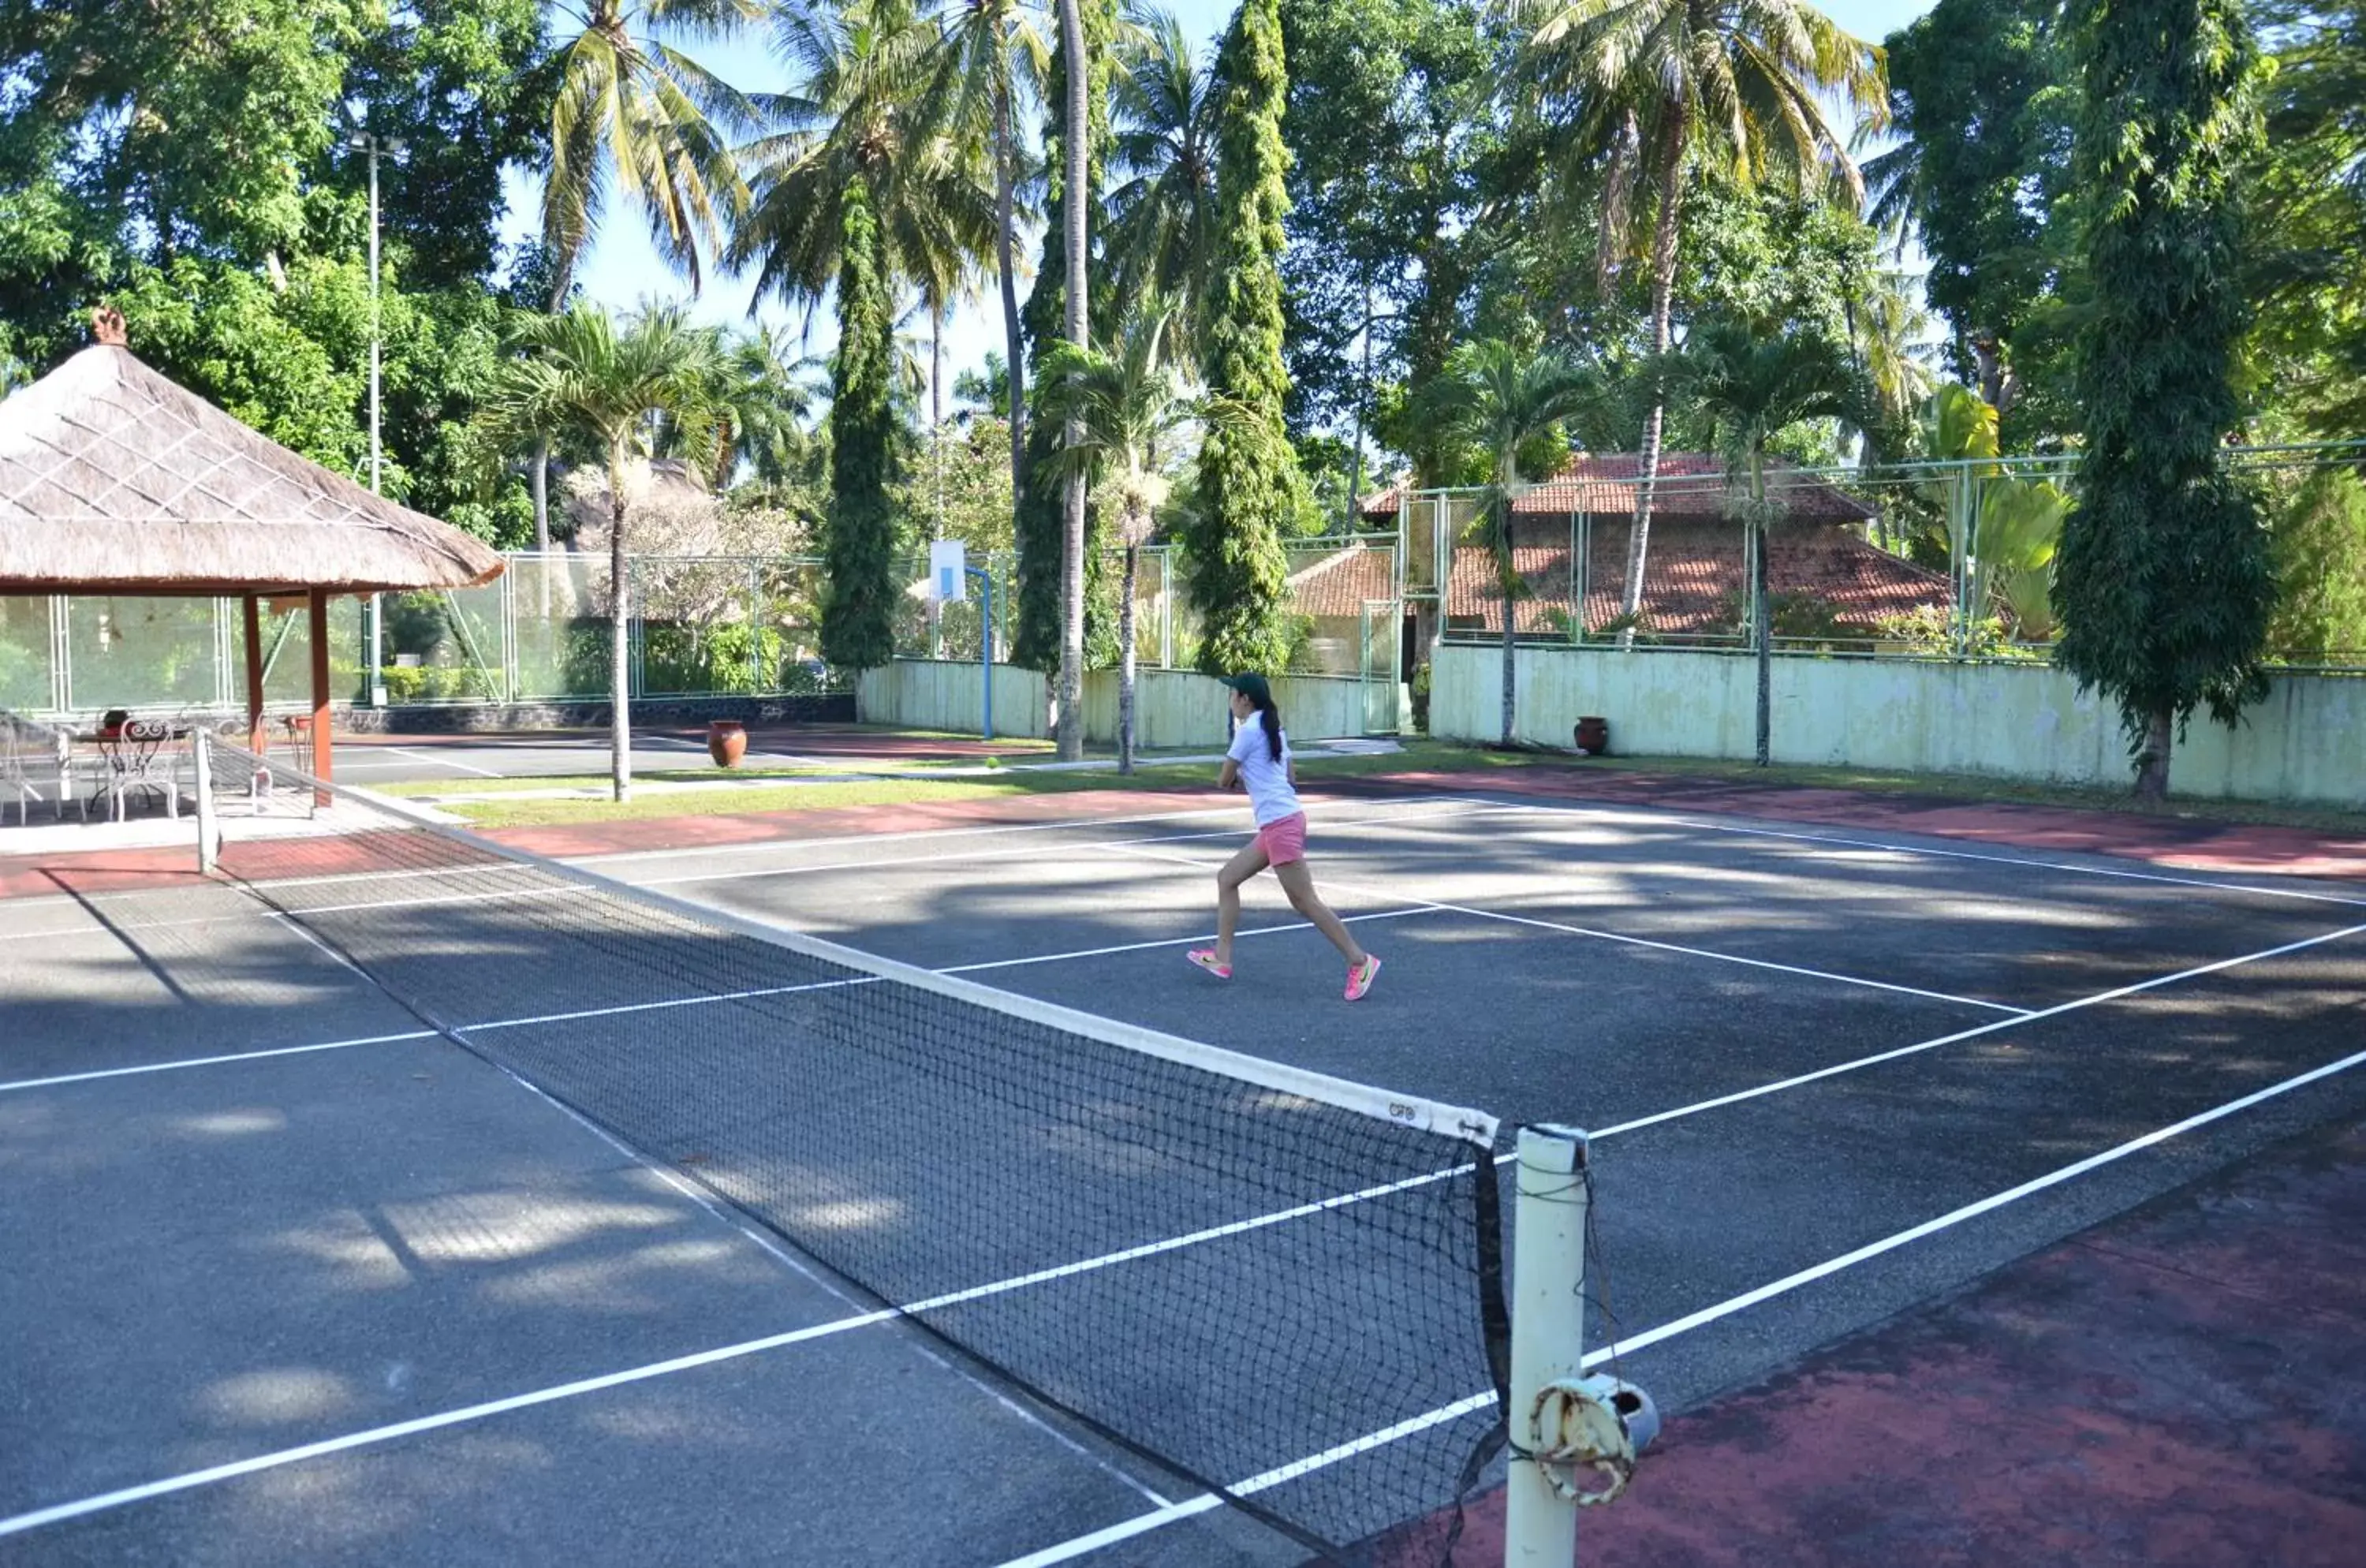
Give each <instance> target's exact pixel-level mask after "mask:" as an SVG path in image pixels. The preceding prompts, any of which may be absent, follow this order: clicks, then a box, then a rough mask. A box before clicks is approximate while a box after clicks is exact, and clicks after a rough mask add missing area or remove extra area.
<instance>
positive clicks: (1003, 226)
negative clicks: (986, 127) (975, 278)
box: [994, 81, 1027, 527]
mask: <svg viewBox="0 0 2366 1568" xmlns="http://www.w3.org/2000/svg"><path fill="white" fill-rule="evenodd" d="M1018 157H1019V153H1018V149H1017V148H1015V147H1014V146H1012V145H1011V131H1010V84H1009V83H1008V81H1004V82H1001V83H999V84H997V85H996V87H995V89H994V252H995V254H994V265H995V270H996V271H997V273H999V274H1000V275H1001V284H1002V358H1003V362H1004V364H1005V365H1006V366H1007V367H1008V371H1007V374H1008V376H1009V378H1010V497H1011V500H1010V506H1011V525H1012V526H1013V527H1016V526H1018V517H1019V508H1020V506H1021V505H1022V504H1023V501H1024V497H1025V495H1026V468H1027V332H1026V328H1025V326H1024V325H1023V324H1022V323H1021V322H1020V319H1019V273H1018V270H1017V268H1018V263H1017V261H1016V260H1015V259H1014V257H1013V254H1012V252H1013V249H1014V241H1015V236H1016V235H1017V232H1018V229H1019V220H1018V192H1017V190H1016V188H1015V185H1014V182H1015V181H1016V179H1017V177H1018V176H1017V171H1016V169H1015V168H1014V164H1016V163H1017V161H1018Z"/></svg>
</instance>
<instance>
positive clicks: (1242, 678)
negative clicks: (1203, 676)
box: [1216, 674, 1273, 707]
mask: <svg viewBox="0 0 2366 1568" xmlns="http://www.w3.org/2000/svg"><path fill="white" fill-rule="evenodd" d="M1216 679H1218V680H1219V681H1222V682H1223V683H1224V684H1225V685H1227V686H1230V687H1231V688H1232V689H1233V690H1234V691H1235V692H1238V693H1239V694H1241V695H1243V696H1245V697H1246V698H1248V700H1249V701H1251V702H1253V703H1255V704H1256V705H1257V706H1259V707H1271V706H1273V688H1272V687H1271V686H1268V685H1267V684H1266V683H1265V677H1264V676H1262V675H1257V674H1241V675H1219V676H1217V677H1216Z"/></svg>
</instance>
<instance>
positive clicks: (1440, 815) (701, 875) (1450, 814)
mask: <svg viewBox="0 0 2366 1568" xmlns="http://www.w3.org/2000/svg"><path fill="white" fill-rule="evenodd" d="M1480 809H1482V810H1483V809H1485V808H1484V807H1482V808H1480ZM1477 814H1478V813H1477V811H1425V812H1422V813H1420V814H1419V816H1418V818H1410V819H1418V820H1421V821H1429V820H1432V819H1434V818H1435V819H1445V818H1460V817H1468V816H1475V815H1477ZM1408 819H1409V818H1408V817H1407V816H1406V814H1404V813H1402V812H1399V813H1392V814H1391V815H1389V816H1386V817H1349V818H1342V819H1340V820H1338V821H1336V822H1333V823H1331V824H1329V826H1331V827H1335V828H1369V827H1374V826H1380V827H1386V826H1388V825H1389V824H1391V823H1393V822H1403V821H1406V820H1408ZM1254 831H1256V829H1255V828H1254V827H1249V828H1219V829H1214V830H1213V831H1211V832H1203V833H1157V834H1152V835H1149V836H1146V837H1144V838H1139V839H1097V840H1087V842H1085V843H1082V844H1063V845H1060V846H1057V847H1056V848H1054V849H1050V850H1045V849H1041V848H1037V847H1035V846H1033V845H1023V846H1021V847H1020V848H1018V849H1008V850H957V851H955V852H952V853H951V854H944V853H937V854H918V855H897V856H896V857H894V858H892V859H884V860H883V859H878V858H870V859H863V860H844V861H825V862H822V863H817V864H811V865H774V866H755V867H750V868H749V869H746V870H740V871H704V872H692V873H690V874H686V875H682V876H651V877H644V878H641V879H640V880H638V881H635V880H633V879H632V878H630V877H618V878H617V880H618V881H620V882H624V883H626V884H627V885H628V886H634V887H682V886H689V885H691V884H693V883H704V882H752V881H759V880H761V879H762V878H765V877H771V876H802V875H805V874H807V873H810V872H824V871H884V870H887V869H889V868H891V867H896V866H906V865H944V864H950V863H954V862H970V861H989V860H994V861H998V860H1031V859H1036V858H1039V857H1042V858H1049V857H1051V856H1053V855H1057V854H1060V853H1062V852H1071V853H1074V852H1081V851H1085V850H1100V849H1116V848H1119V847H1121V846H1124V845H1130V844H1182V843H1192V842H1196V841H1198V840H1202V839H1240V838H1245V837H1247V836H1248V835H1249V834H1251V833H1252V832H1254ZM808 841H809V842H821V841H827V840H808ZM1080 858H1081V857H1080ZM569 864H570V865H580V864H581V862H580V861H570V862H569Z"/></svg>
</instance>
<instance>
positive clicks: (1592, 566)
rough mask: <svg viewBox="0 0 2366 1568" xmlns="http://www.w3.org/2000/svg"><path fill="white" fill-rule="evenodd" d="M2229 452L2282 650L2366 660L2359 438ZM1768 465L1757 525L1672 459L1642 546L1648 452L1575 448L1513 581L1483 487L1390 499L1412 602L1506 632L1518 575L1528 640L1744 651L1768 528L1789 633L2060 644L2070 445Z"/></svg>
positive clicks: (2274, 645) (1452, 626)
mask: <svg viewBox="0 0 2366 1568" xmlns="http://www.w3.org/2000/svg"><path fill="white" fill-rule="evenodd" d="M2225 461H2226V464H2227V467H2228V468H2229V469H2230V470H2231V471H2233V472H2234V473H2236V475H2237V476H2239V477H2240V478H2241V479H2243V481H2244V482H2245V484H2246V485H2247V487H2248V488H2249V489H2250V490H2251V491H2252V493H2253V495H2254V496H2255V498H2256V499H2257V501H2258V503H2259V508H2260V512H2261V515H2262V520H2263V522H2264V524H2265V525H2266V526H2267V527H2268V529H2269V531H2270V536H2271V537H2272V538H2273V540H2274V541H2275V548H2276V551H2277V557H2278V567H2279V570H2280V572H2281V573H2282V575H2283V577H2284V580H2285V583H2286V587H2285V592H2284V595H2283V603H2282V607H2281V608H2280V610H2279V613H2278V615H2277V616H2276V619H2275V621H2274V622H2273V624H2272V625H2271V626H2270V634H2269V639H2268V647H2267V649H2266V654H2267V659H2268V661H2269V662H2270V665H2272V666H2273V667H2276V668H2279V669H2286V670H2326V671H2366V572H2361V570H2360V562H2361V561H2366V442H2348V443H2329V444H2328V443H2319V444H2309V445H2299V446H2252V447H2232V448H2229V449H2228V451H2227V454H2226V458H2225ZM1763 482H1764V487H1765V497H1764V499H1765V506H1766V519H1767V526H1766V528H1765V530H1764V532H1763V539H1764V541H1765V550H1766V568H1767V580H1768V581H1767V589H1768V592H1767V618H1768V621H1769V623H1770V631H1771V636H1772V641H1773V645H1774V646H1775V648H1776V649H1779V650H1785V651H1791V652H1807V653H1820V654H1826V655H1855V656H1860V657H1885V658H1904V659H1947V660H1979V659H1989V660H2044V659H2045V658H2046V657H2048V651H2049V649H2050V648H2051V646H2052V644H2053V642H2054V640H2055V639H2056V637H2057V636H2058V635H2059V634H2060V630H2061V626H2060V624H2059V621H2058V618H2057V617H2056V615H2055V612H2054V608H2053V604H2052V602H2051V589H2052V585H2053V565H2054V558H2055V553H2056V547H2057V545H2058V542H2059V539H2060V535H2061V529H2062V525H2063V522H2064V519H2065V518H2066V517H2067V515H2068V514H2069V513H2070V512H2071V511H2072V509H2073V508H2074V507H2075V506H2076V504H2077V500H2078V485H2079V479H2078V459H2077V458H2076V457H2075V456H2067V455H2066V456H2059V457H2011V458H1984V459H1974V460H1970V461H1965V462H1950V463H1935V462H1933V463H1915V464H1903V465H1894V466H1885V467H1850V468H1801V467H1796V466H1792V465H1788V464H1785V463H1780V462H1770V463H1769V465H1768V467H1767V469H1766V472H1765V474H1764V478H1763ZM1642 488H1643V487H1642V485H1641V481H1640V478H1639V474H1638V473H1637V472H1636V471H1635V468H1634V463H1633V459H1632V458H1631V457H1626V458H1580V459H1579V463H1578V466H1577V468H1576V469H1575V471H1574V472H1573V473H1572V474H1571V475H1568V476H1563V477H1561V478H1559V479H1553V480H1549V481H1546V482H1544V483H1540V484H1535V485H1529V486H1526V487H1523V488H1521V489H1520V491H1518V493H1516V494H1515V495H1514V496H1513V497H1512V499H1511V519H1512V522H1511V529H1510V535H1511V538H1510V547H1511V549H1510V553H1511V567H1512V570H1511V572H1510V574H1509V581H1508V584H1507V581H1506V573H1505V571H1504V562H1503V559H1502V555H1501V550H1500V547H1499V545H1498V542H1497V541H1496V539H1495V538H1494V536H1493V527H1492V525H1491V523H1490V519H1489V517H1488V516H1487V514H1486V508H1487V505H1488V504H1489V492H1487V491H1475V490H1459V491H1414V492H1409V493H1406V494H1403V495H1402V496H1399V497H1396V498H1394V508H1395V511H1396V513H1397V525H1398V537H1399V540H1400V542H1401V546H1402V547H1403V551H1404V554H1405V558H1406V567H1405V572H1404V577H1403V582H1404V596H1405V601H1406V607H1407V609H1408V611H1409V612H1411V613H1412V614H1413V615H1414V616H1415V617H1416V618H1417V619H1419V620H1421V621H1422V622H1424V623H1425V625H1426V626H1429V627H1430V628H1432V629H1433V630H1434V634H1435V635H1436V636H1437V637H1440V638H1441V639H1442V640H1445V641H1448V642H1455V643H1499V642H1500V641H1501V640H1502V638H1503V635H1504V616H1505V613H1506V610H1505V605H1506V592H1505V590H1506V587H1507V585H1508V587H1509V590H1510V592H1509V605H1510V609H1509V613H1510V616H1511V621H1512V628H1513V636H1514V638H1515V640H1516V641H1519V642H1523V643H1539V644H1562V645H1577V644H1585V645H1606V646H1613V647H1625V648H1639V649H1653V648H1733V649H1741V648H1749V647H1753V646H1755V643H1756V638H1757V630H1756V627H1755V626H1754V625H1753V624H1752V619H1753V614H1754V605H1753V603H1752V593H1751V591H1750V589H1751V584H1752V580H1753V574H1754V572H1755V570H1756V567H1757V560H1756V554H1757V549H1758V541H1759V539H1760V538H1761V537H1762V535H1760V534H1758V533H1757V532H1755V531H1753V530H1752V529H1751V528H1749V527H1748V526H1746V524H1745V519H1746V518H1747V517H1748V516H1749V515H1750V511H1751V505H1752V502H1751V496H1750V493H1749V491H1748V489H1747V482H1746V479H1736V478H1735V477H1732V476H1729V474H1728V472H1727V470H1726V468H1725V465H1724V464H1723V463H1721V462H1719V461H1718V460H1716V459H1714V458H1711V457H1707V456H1706V455H1703V454H1697V453H1674V454H1670V455H1669V457H1668V460H1667V464H1666V466H1665V467H1663V468H1662V471H1661V474H1660V476H1659V479H1658V480H1657V482H1656V483H1655V484H1654V485H1653V486H1652V487H1651V516H1650V520H1649V523H1648V525H1647V526H1645V527H1644V528H1643V529H1642V530H1641V534H1642V537H1641V540H1640V546H1639V547H1638V539H1637V534H1638V529H1637V526H1636V511H1637V503H1638V501H1639V498H1640V495H1641V491H1642ZM1638 555H1640V557H1641V559H1640V562H1639V563H1638V561H1637V556H1638ZM1638 564H1639V567H1640V571H1639V576H1638V573H1637V567H1638ZM1637 582H1639V587H1630V585H1631V584H1635V583H1637Z"/></svg>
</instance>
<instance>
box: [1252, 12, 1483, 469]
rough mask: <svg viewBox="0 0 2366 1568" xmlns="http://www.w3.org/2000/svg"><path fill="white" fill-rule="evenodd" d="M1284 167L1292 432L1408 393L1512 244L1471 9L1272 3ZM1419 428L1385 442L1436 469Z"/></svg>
mask: <svg viewBox="0 0 2366 1568" xmlns="http://www.w3.org/2000/svg"><path fill="white" fill-rule="evenodd" d="M1279 10H1280V17H1281V29H1282V39H1283V49H1284V57H1285V58H1286V59H1287V61H1288V62H1289V73H1290V101H1289V108H1288V112H1287V114H1286V115H1285V117H1284V118H1283V122H1282V124H1283V130H1284V131H1285V133H1286V135H1287V136H1288V138H1289V141H1290V152H1291V159H1290V172H1289V176H1288V178H1289V196H1290V210H1289V215H1288V217H1287V218H1286V219H1285V223H1286V226H1287V228H1288V231H1289V236H1290V248H1289V250H1288V252H1287V253H1286V254H1285V255H1284V257H1283V261H1282V277H1283V281H1284V285H1285V288H1286V290H1287V308H1288V310H1289V313H1290V332H1289V341H1288V353H1289V355H1290V378H1291V399H1290V427H1291V429H1292V430H1293V431H1297V432H1301V433H1302V432H1305V431H1307V430H1310V429H1314V428H1317V427H1320V426H1323V425H1325V424H1337V423H1346V422H1350V421H1352V420H1354V419H1355V418H1357V417H1358V416H1360V417H1361V419H1362V420H1363V422H1364V423H1366V424H1367V425H1368V426H1369V425H1370V424H1371V423H1373V422H1374V420H1375V418H1376V415H1377V412H1378V411H1377V409H1376V408H1375V406H1374V399H1373V396H1372V392H1373V389H1372V388H1371V387H1369V386H1368V385H1367V378H1366V373H1365V366H1364V355H1365V350H1366V347H1367V342H1366V339H1367V335H1368V334H1369V349H1370V355H1371V370H1370V379H1371V381H1373V382H1376V383H1379V384H1382V385H1385V384H1389V383H1397V384H1400V385H1403V384H1407V383H1409V384H1410V385H1411V386H1412V387H1414V388H1415V389H1418V388H1420V387H1423V386H1426V385H1427V384H1428V382H1429V381H1430V380H1431V379H1433V378H1436V377H1437V375H1439V374H1440V373H1441V372H1442V371H1443V370H1444V368H1445V366H1446V357H1447V355H1448V354H1449V353H1451V352H1452V350H1453V348H1454V346H1455V344H1457V343H1458V342H1459V341H1460V340H1461V339H1462V338H1463V337H1464V336H1465V335H1466V333H1468V331H1469V330H1470V327H1471V324H1472V321H1471V311H1472V307H1473V305H1474V303H1475V299H1474V295H1475V291H1476V289H1477V288H1478V286H1479V283H1480V279H1481V275H1482V272H1483V271H1484V270H1485V268H1486V266H1487V265H1488V259H1489V257H1490V255H1491V253H1493V252H1495V251H1497V250H1499V249H1501V248H1502V247H1503V246H1504V244H1505V243H1506V242H1507V241H1508V239H1509V238H1510V237H1511V235H1512V234H1513V233H1515V232H1516V225H1515V202H1513V201H1512V200H1510V199H1506V198H1508V197H1511V196H1512V194H1513V193H1512V192H1510V191H1507V190H1504V189H1502V188H1500V186H1499V184H1498V182H1499V179H1500V172H1499V171H1498V169H1497V167H1496V159H1497V158H1498V156H1499V154H1500V152H1501V149H1502V147H1503V143H1504V133H1503V125H1502V118H1501V116H1500V115H1499V114H1498V113H1497V112H1496V107H1495V101H1496V95H1497V90H1498V87H1499V85H1500V75H1499V72H1498V51H1499V45H1500V43H1501V41H1502V39H1501V36H1500V33H1499V32H1496V31H1494V30H1493V29H1494V28H1497V27H1499V26H1500V24H1496V23H1491V22H1490V21H1489V19H1488V17H1489V13H1488V11H1487V10H1486V8H1485V7H1482V6H1477V5H1473V4H1469V3H1466V0H1282V3H1281V6H1280V8H1279ZM1423 434H1424V433H1423V432H1422V431H1421V430H1420V428H1419V427H1418V426H1405V427H1400V428H1397V429H1395V430H1394V431H1392V433H1391V437H1390V444H1391V446H1395V447H1397V448H1398V449H1399V450H1402V451H1404V452H1406V453H1407V454H1408V455H1410V456H1411V457H1413V458H1414V467H1415V468H1416V469H1418V470H1419V471H1420V472H1421V473H1422V474H1423V475H1425V476H1428V475H1431V474H1433V473H1435V472H1436V471H1437V469H1436V468H1435V466H1434V459H1433V455H1432V454H1431V453H1430V452H1429V451H1428V450H1427V448H1426V446H1425V443H1424V440H1423Z"/></svg>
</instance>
